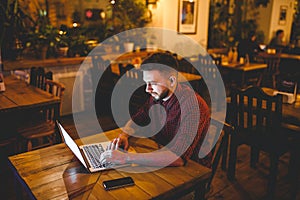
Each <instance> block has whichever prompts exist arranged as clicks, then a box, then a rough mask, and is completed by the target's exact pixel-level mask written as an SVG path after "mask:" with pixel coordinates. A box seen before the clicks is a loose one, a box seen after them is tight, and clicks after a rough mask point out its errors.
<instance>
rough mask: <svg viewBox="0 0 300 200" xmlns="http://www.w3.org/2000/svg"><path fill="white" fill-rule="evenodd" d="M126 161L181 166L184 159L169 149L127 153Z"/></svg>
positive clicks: (147, 164) (151, 164)
mask: <svg viewBox="0 0 300 200" xmlns="http://www.w3.org/2000/svg"><path fill="white" fill-rule="evenodd" d="M126 162H127V163H135V164H140V165H145V166H183V165H184V161H183V160H182V158H180V157H179V156H177V155H176V154H174V153H173V152H171V151H159V152H155V153H128V154H127V158H126Z"/></svg>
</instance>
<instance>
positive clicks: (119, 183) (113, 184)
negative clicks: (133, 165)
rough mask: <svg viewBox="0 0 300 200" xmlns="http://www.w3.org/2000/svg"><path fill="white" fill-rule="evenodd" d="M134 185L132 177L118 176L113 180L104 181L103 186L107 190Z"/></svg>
mask: <svg viewBox="0 0 300 200" xmlns="http://www.w3.org/2000/svg"><path fill="white" fill-rule="evenodd" d="M131 185H134V181H133V179H132V178H131V177H129V176H128V177H124V178H118V179H113V180H107V181H103V187H104V189H105V190H112V189H117V188H120V187H125V186H131Z"/></svg>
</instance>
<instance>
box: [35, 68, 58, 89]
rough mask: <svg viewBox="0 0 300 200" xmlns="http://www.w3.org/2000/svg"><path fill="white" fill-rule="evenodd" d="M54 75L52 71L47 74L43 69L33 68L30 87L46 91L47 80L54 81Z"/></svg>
mask: <svg viewBox="0 0 300 200" xmlns="http://www.w3.org/2000/svg"><path fill="white" fill-rule="evenodd" d="M52 77H53V73H52V72H51V71H49V72H45V69H44V68H43V67H38V68H36V67H31V69H30V85H33V86H35V87H38V88H41V89H42V90H45V80H46V79H50V80H52Z"/></svg>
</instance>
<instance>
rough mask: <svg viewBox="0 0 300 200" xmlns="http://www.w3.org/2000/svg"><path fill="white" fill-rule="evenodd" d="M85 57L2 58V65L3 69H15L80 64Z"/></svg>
mask: <svg viewBox="0 0 300 200" xmlns="http://www.w3.org/2000/svg"><path fill="white" fill-rule="evenodd" d="M85 58H87V57H72V58H64V57H61V58H50V59H44V60H37V59H21V60H15V61H10V60H4V61H3V66H4V70H5V71H10V70H15V69H29V68H31V67H33V66H36V67H59V66H67V65H80V64H81V63H82V62H83V61H84V59H85Z"/></svg>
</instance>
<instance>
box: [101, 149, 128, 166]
mask: <svg viewBox="0 0 300 200" xmlns="http://www.w3.org/2000/svg"><path fill="white" fill-rule="evenodd" d="M127 161H128V155H127V153H124V152H122V151H119V150H106V151H105V152H103V153H102V154H101V156H100V163H101V164H102V165H103V164H104V165H105V164H107V163H110V164H117V165H122V164H125V163H126V162H127Z"/></svg>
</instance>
